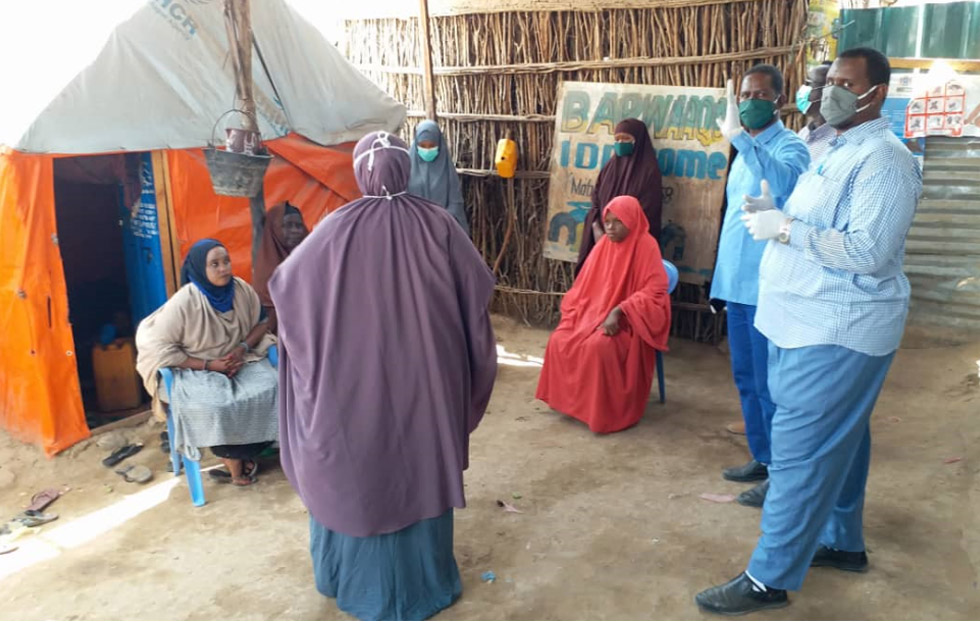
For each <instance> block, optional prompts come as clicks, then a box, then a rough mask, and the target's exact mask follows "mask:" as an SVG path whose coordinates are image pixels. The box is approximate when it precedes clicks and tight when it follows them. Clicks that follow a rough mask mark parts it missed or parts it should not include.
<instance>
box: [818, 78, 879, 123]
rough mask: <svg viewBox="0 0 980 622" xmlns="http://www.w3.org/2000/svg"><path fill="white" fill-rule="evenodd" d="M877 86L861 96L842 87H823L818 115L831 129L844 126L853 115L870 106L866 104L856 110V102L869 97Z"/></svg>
mask: <svg viewBox="0 0 980 622" xmlns="http://www.w3.org/2000/svg"><path fill="white" fill-rule="evenodd" d="M879 86H880V85H878V84H876V85H874V86H873V87H871V88H870V89H868V90H867V91H866V92H865V93H864V94H863V95H858V94H857V93H854V92H851V91H848V90H847V89H845V88H844V87H842V86H835V85H828V86H825V87H824V88H823V95H822V96H821V98H820V114H822V115H823V118H824V120H825V121H827V123H829V124H830V126H831V127H842V126H845V125H847V122H848V121H850V120H851V119H853V118H854V115H856V114H857V113H859V112H861V111H862V110H867V109H868V107H870V106H871V104H870V103H868V104H865V105H864V106H861V107H860V108H858V105H857V103H858V100H859V99H864V98H865V97H867V96H868V95H871V93H873V92H874V90H875V89H876V88H878V87H879Z"/></svg>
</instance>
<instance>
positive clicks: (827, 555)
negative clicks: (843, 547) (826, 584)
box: [810, 546, 868, 572]
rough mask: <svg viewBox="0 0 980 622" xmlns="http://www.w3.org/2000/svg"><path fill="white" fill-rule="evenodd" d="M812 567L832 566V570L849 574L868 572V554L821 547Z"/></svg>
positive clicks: (814, 556) (815, 555) (814, 557)
mask: <svg viewBox="0 0 980 622" xmlns="http://www.w3.org/2000/svg"><path fill="white" fill-rule="evenodd" d="M810 566H812V567H814V568H817V567H820V566H830V567H831V568H836V569H837V570H846V571H847V572H867V571H868V554H867V553H865V552H864V551H856V552H852V551H837V550H835V549H831V548H828V547H826V546H821V547H820V548H819V549H817V552H816V553H815V554H814V555H813V560H811V561H810Z"/></svg>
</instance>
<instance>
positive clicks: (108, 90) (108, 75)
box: [0, 0, 405, 154]
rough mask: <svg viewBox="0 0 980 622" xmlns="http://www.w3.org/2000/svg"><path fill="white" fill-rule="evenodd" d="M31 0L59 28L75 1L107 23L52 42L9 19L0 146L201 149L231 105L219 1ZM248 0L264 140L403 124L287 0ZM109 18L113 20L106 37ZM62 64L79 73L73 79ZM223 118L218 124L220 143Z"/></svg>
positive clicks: (388, 101) (323, 139)
mask: <svg viewBox="0 0 980 622" xmlns="http://www.w3.org/2000/svg"><path fill="white" fill-rule="evenodd" d="M18 4H20V3H18ZM24 4H29V5H31V6H30V8H26V9H23V10H22V13H27V14H31V13H33V14H35V15H36V16H37V17H38V18H41V17H42V16H43V18H44V19H45V20H47V21H50V20H58V21H59V23H62V24H63V23H64V22H63V20H65V19H69V20H70V19H71V18H72V15H77V16H81V15H82V14H81V13H79V12H78V9H77V8H76V7H77V6H78V5H82V6H85V7H87V9H88V11H89V12H92V11H99V10H100V9H101V10H102V11H103V12H104V14H105V19H104V20H102V21H98V22H96V23H94V24H92V23H89V24H86V25H84V27H83V26H82V25H79V26H77V27H76V28H75V29H72V30H69V29H67V28H64V27H63V26H61V27H60V36H59V37H57V40H49V39H51V37H50V36H45V34H44V32H45V31H44V30H43V29H42V28H39V26H38V24H39V23H40V22H35V23H33V24H31V23H25V21H26V20H24V19H23V16H21V17H22V19H19V20H11V21H17V22H18V23H19V24H20V26H19V28H20V29H27V30H30V31H31V32H32V36H26V35H21V37H20V39H21V41H18V37H17V36H16V35H17V34H18V31H17V30H15V26H14V25H12V24H11V23H10V21H8V22H7V23H6V24H5V25H4V27H3V30H2V31H0V50H2V51H3V52H4V58H5V59H6V60H5V61H4V62H5V64H7V63H11V64H16V65H15V66H14V67H12V68H8V69H7V70H0V76H2V78H0V79H3V82H2V84H3V85H4V89H5V91H6V98H7V99H8V102H10V103H11V107H12V108H13V110H11V111H10V114H6V113H5V114H3V115H0V144H6V145H8V146H11V147H13V148H14V149H17V150H18V151H24V152H33V153H79V154H81V153H86V154H89V153H101V152H111V151H144V150H151V149H183V148H192V147H201V146H204V145H205V144H207V143H208V141H209V140H210V139H211V132H212V127H213V126H214V123H215V121H217V119H218V117H219V116H220V115H221V114H222V113H224V112H225V111H227V110H229V109H231V108H232V107H233V102H234V93H235V86H234V76H233V73H232V65H231V59H230V57H229V55H228V52H227V50H228V41H227V37H226V34H225V32H226V31H225V26H224V17H223V14H222V6H223V3H222V2H221V0H150V1H148V2H138V1H133V2H118V1H111V2H106V4H105V5H104V6H102V7H100V6H99V5H100V4H101V2H100V3H77V2H74V1H72V0H63V1H57V0H55V1H52V0H40V1H37V0H32V2H30V3H24ZM251 5H252V30H253V33H254V36H255V41H256V44H257V48H258V51H260V52H261V58H260V57H259V54H258V53H256V52H254V51H253V60H252V69H253V78H254V81H255V98H256V106H257V110H258V116H259V119H258V121H259V129H260V131H261V132H262V135H263V137H264V138H274V137H278V136H283V135H285V134H287V133H289V132H290V131H293V132H296V133H298V134H300V135H302V136H305V137H306V138H308V139H310V140H312V141H314V142H316V143H320V144H323V145H333V144H338V143H342V142H346V141H352V140H357V139H359V138H360V137H362V136H363V135H364V134H366V133H368V132H371V131H375V130H388V131H394V130H395V129H396V128H397V127H398V126H399V125H401V123H402V122H403V121H404V118H405V109H404V107H403V106H402V105H401V104H399V103H398V102H396V101H395V100H393V99H392V98H391V97H389V96H388V95H386V94H385V93H383V92H382V91H381V90H380V89H378V88H377V87H376V86H375V85H374V84H373V83H372V82H371V81H370V80H368V79H367V78H365V77H364V76H363V75H361V74H360V73H359V72H358V71H357V70H356V69H355V68H354V67H353V66H352V65H350V63H348V62H347V61H346V59H344V58H343V56H342V55H341V54H340V52H339V51H338V50H337V49H336V48H334V47H333V46H332V45H330V44H329V43H328V42H327V41H326V40H325V39H324V38H323V36H322V35H321V34H320V33H319V32H318V31H317V30H316V29H315V28H314V27H313V26H311V25H310V24H309V23H308V22H306V20H304V19H303V18H302V17H300V16H299V15H298V14H297V13H296V12H295V11H294V10H293V9H292V8H290V7H289V6H287V4H286V3H285V2H284V1H283V0H252V2H251ZM44 9H47V11H46V13H45V11H44ZM73 11H74V14H73ZM112 23H115V24H117V25H116V26H115V28H114V29H111V32H110V34H108V40H106V34H107V32H109V31H110V28H109V26H110V24H112ZM73 39H74V40H73ZM103 41H104V42H105V43H104V46H102V45H101V42H103ZM52 50H54V51H55V52H53V55H52ZM45 54H47V55H48V56H47V57H45ZM34 58H38V59H41V62H36V61H35V60H33V59H34ZM18 59H20V60H18ZM262 60H264V61H265V64H264V66H263V62H262ZM45 65H47V66H45ZM66 67H70V68H71V70H72V71H71V74H70V75H68V76H66V75H65V73H66ZM266 69H267V70H268V74H267V73H266ZM4 74H6V75H4ZM72 76H73V77H72ZM270 78H271V80H270ZM277 93H278V96H277ZM228 121H231V119H229V120H228ZM227 124H228V123H225V122H223V123H222V124H221V125H220V126H219V128H218V135H217V137H216V138H217V140H218V141H219V142H220V141H222V140H223V136H221V131H222V128H223V127H224V126H225V125H227Z"/></svg>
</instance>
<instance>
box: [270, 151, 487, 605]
mask: <svg viewBox="0 0 980 622" xmlns="http://www.w3.org/2000/svg"><path fill="white" fill-rule="evenodd" d="M410 168H411V164H410V156H409V149H408V146H407V145H406V144H405V143H404V142H402V141H401V140H400V139H398V138H397V137H395V136H392V135H389V134H387V133H384V132H375V133H372V134H368V135H367V136H366V137H365V138H363V139H362V140H361V141H360V142H359V143H358V144H357V147H356V148H355V150H354V174H355V176H356V178H357V183H358V186H359V187H360V189H361V191H362V192H363V194H364V196H363V198H361V199H358V200H356V201H354V202H352V203H349V204H347V205H345V206H344V207H341V208H340V209H338V210H336V211H335V212H333V213H331V214H330V216H329V217H328V218H326V219H324V220H323V221H322V222H321V223H320V224H319V225H318V226H317V228H316V229H314V230H313V232H312V233H311V234H310V235H309V237H308V238H307V239H306V241H305V242H303V244H301V245H300V247H299V248H297V249H296V250H295V251H293V253H292V254H291V255H290V256H289V257H288V258H287V259H286V261H284V262H283V264H282V265H281V266H279V269H278V270H276V273H275V274H274V275H273V276H272V280H271V281H270V282H269V290H270V291H271V292H272V300H273V302H274V303H275V305H276V309H278V311H279V320H280V323H279V339H280V341H279V343H280V347H281V351H280V362H279V372H280V374H281V379H282V386H281V388H280V390H281V391H282V395H281V400H280V426H281V429H282V434H281V441H280V443H281V450H280V451H281V453H280V457H281V460H282V465H283V470H284V471H285V472H286V476H287V477H288V478H289V481H290V483H291V484H292V485H293V487H294V488H295V489H296V491H297V492H298V493H299V496H300V498H301V499H302V500H303V503H304V504H305V505H306V507H307V508H308V509H309V511H310V552H311V554H312V556H313V571H314V576H315V578H316V586H317V589H318V590H319V591H320V592H321V593H323V594H324V595H326V596H329V597H333V598H336V599H337V606H338V607H339V608H340V609H342V610H343V611H346V612H347V613H349V614H351V615H354V616H356V617H358V618H361V619H365V620H416V619H424V618H427V617H429V616H431V615H433V614H435V613H436V612H438V611H440V610H441V609H443V608H445V607H448V606H449V605H450V604H452V602H453V601H455V600H456V598H458V597H459V595H460V593H461V590H462V586H461V583H460V575H459V570H458V568H457V566H456V561H455V558H454V557H453V508H461V507H464V506H465V498H464V495H463V471H464V470H465V469H466V468H467V466H468V463H469V437H470V434H471V433H472V432H473V431H474V430H475V429H476V427H477V424H479V422H480V419H481V418H482V417H483V413H484V411H485V409H486V406H487V403H488V402H489V400H490V392H491V389H492V387H493V381H494V378H495V376H496V370H497V362H496V345H495V342H494V336H493V329H492V327H491V325H490V317H489V313H488V310H487V306H488V304H489V302H490V296H491V294H492V293H493V285H494V281H493V276H492V274H491V273H490V270H489V269H488V268H487V266H486V264H485V263H484V262H483V259H482V258H481V257H480V255H479V253H477V251H476V249H475V248H474V247H473V244H472V243H471V242H470V240H469V238H467V237H466V235H465V234H464V233H463V230H462V229H461V228H460V227H459V226H458V225H457V224H456V223H455V222H454V221H453V219H452V217H451V216H450V215H449V213H447V212H446V210H444V209H443V208H442V207H440V206H438V205H436V204H434V203H431V202H429V201H426V200H424V199H420V198H418V197H416V196H414V195H411V194H409V193H408V179H409V171H410Z"/></svg>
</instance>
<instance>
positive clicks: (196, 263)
mask: <svg viewBox="0 0 980 622" xmlns="http://www.w3.org/2000/svg"><path fill="white" fill-rule="evenodd" d="M219 246H220V247H221V248H224V247H225V245H224V244H222V243H221V242H219V241H217V240H212V239H209V238H205V239H203V240H200V241H198V242H195V243H194V246H192V247H191V250H190V251H188V253H187V257H185V258H184V267H182V268H181V269H180V281H181V285H187V284H188V283H193V284H194V285H195V286H196V287H197V288H198V289H199V290H201V293H202V294H204V297H205V298H207V299H208V302H210V303H211V306H212V307H214V310H215V311H217V312H218V313H225V312H226V311H231V310H232V308H233V307H234V302H235V279H232V280H230V281H228V284H227V285H225V286H224V287H218V286H217V285H215V284H214V283H212V282H211V281H210V280H209V279H208V253H210V252H211V250H212V249H214V248H218V247H219Z"/></svg>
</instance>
